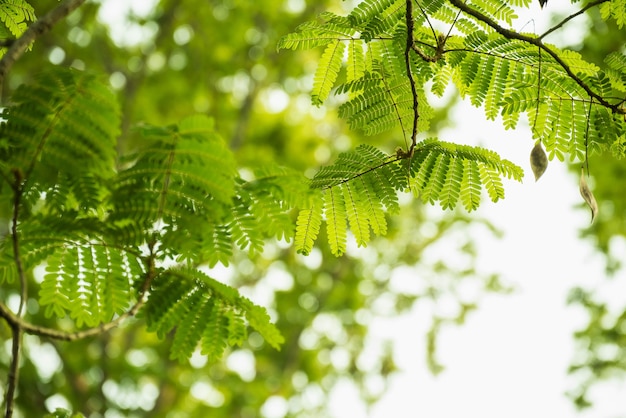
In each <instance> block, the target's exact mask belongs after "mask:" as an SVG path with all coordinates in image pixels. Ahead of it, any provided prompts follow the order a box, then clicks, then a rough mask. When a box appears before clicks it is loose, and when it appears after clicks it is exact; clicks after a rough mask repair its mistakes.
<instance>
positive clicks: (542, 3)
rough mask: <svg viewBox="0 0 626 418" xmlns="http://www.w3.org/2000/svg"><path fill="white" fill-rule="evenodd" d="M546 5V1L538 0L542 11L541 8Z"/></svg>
mask: <svg viewBox="0 0 626 418" xmlns="http://www.w3.org/2000/svg"><path fill="white" fill-rule="evenodd" d="M546 3H548V0H539V5H540V6H541V8H542V9H543V6H545V5H546Z"/></svg>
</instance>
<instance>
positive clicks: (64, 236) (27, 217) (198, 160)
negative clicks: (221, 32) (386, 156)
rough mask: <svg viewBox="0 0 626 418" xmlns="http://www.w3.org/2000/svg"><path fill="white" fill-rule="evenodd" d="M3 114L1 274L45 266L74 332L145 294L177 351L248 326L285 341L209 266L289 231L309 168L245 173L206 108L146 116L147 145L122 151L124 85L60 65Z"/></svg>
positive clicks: (212, 350) (149, 313)
mask: <svg viewBox="0 0 626 418" xmlns="http://www.w3.org/2000/svg"><path fill="white" fill-rule="evenodd" d="M2 116H3V119H4V122H3V123H2V125H1V126H0V154H1V157H2V158H1V161H0V174H1V176H2V183H1V186H0V187H1V188H0V196H1V197H2V199H0V203H1V204H2V208H1V214H2V217H3V218H5V219H10V220H11V222H12V223H14V224H15V228H14V230H12V231H11V232H10V233H8V234H6V235H5V236H4V237H3V239H2V240H1V241H0V279H1V280H2V281H3V282H6V283H9V284H11V283H16V282H20V283H21V282H23V281H24V280H25V276H26V275H31V274H34V271H35V270H36V269H38V268H43V271H44V274H43V277H42V278H41V280H40V284H39V299H38V302H39V304H40V305H41V306H42V307H43V309H44V312H45V315H46V316H47V317H57V318H65V317H66V316H67V317H69V318H71V319H72V320H74V323H75V325H76V326H77V327H78V328H81V327H85V326H86V327H99V326H101V325H103V324H105V323H107V322H109V321H112V320H114V318H116V317H119V316H121V315H125V314H126V313H128V312H131V313H132V312H134V309H136V308H138V307H140V306H142V305H143V304H145V306H144V308H143V311H142V317H143V318H145V320H146V322H147V325H148V329H150V330H154V331H156V332H157V334H158V335H159V336H160V337H165V336H166V335H168V334H169V333H170V332H173V335H174V344H173V346H172V352H171V355H172V357H173V358H176V359H179V360H183V359H185V358H187V357H188V356H190V355H191V353H192V352H193V351H194V349H195V347H196V346H197V345H199V346H200V347H201V348H202V350H203V351H204V352H206V353H207V354H208V355H209V357H211V359H216V358H218V357H219V356H220V355H221V353H222V352H223V350H224V348H225V346H227V345H233V344H235V345H240V344H241V343H242V342H243V341H244V339H245V338H246V335H247V327H248V326H251V327H252V328H254V329H255V330H256V331H258V332H259V333H260V334H261V335H262V336H263V337H265V339H266V341H267V342H268V344H270V345H271V346H274V347H278V346H279V344H280V343H281V341H282V337H281V336H280V334H279V333H278V331H277V330H276V328H275V327H274V326H273V325H272V324H271V322H270V319H269V316H268V315H267V313H266V311H265V309H263V308H261V307H259V306H256V305H254V304H253V303H252V302H250V301H249V300H248V299H245V298H243V297H242V296H240V295H239V293H238V291H237V290H235V289H234V288H231V287H229V286H227V285H225V284H222V283H219V282H217V281H215V280H214V279H211V278H210V277H208V276H207V275H206V274H205V273H203V272H202V269H203V268H204V267H203V266H205V265H208V266H213V265H215V264H216V263H218V262H222V263H224V264H228V262H229V259H230V257H231V256H232V252H233V250H234V249H235V248H240V249H242V250H249V251H251V252H259V251H261V250H262V248H263V243H264V240H265V239H266V238H269V237H273V238H277V239H286V240H290V239H291V238H292V237H293V221H292V219H291V215H290V211H291V210H292V208H293V207H294V206H295V205H303V204H304V203H306V202H308V199H309V198H308V196H309V192H308V191H307V185H306V182H305V181H304V177H303V176H301V175H300V174H298V173H295V172H293V171H292V170H288V169H285V168H281V167H263V168H262V169H259V170H257V172H256V173H255V178H254V179H252V180H250V181H244V180H243V179H241V178H240V177H239V175H238V173H237V170H236V164H235V160H234V157H233V155H232V152H231V151H230V150H229V149H228V148H227V147H226V145H225V144H224V141H223V140H222V139H221V138H220V137H219V135H218V134H217V133H216V132H215V130H214V127H213V122H212V120H211V119H210V118H208V117H206V116H200V115H196V116H191V117H188V118H185V119H184V120H182V121H181V122H180V123H178V124H176V125H172V126H167V127H157V126H149V125H143V126H141V127H140V129H138V130H137V132H136V134H137V135H139V136H141V141H139V142H138V143H140V145H139V146H138V147H137V148H136V149H133V150H132V151H130V152H128V153H126V154H124V155H119V154H118V153H117V148H116V147H117V144H116V141H117V137H118V135H119V125H120V110H119V106H118V104H117V99H116V97H115V95H114V94H113V93H112V91H111V90H110V89H109V88H108V87H107V86H106V84H105V83H104V82H103V81H101V80H100V79H99V78H98V77H96V76H93V75H91V74H89V73H84V72H79V71H74V70H68V69H61V68H54V69H52V70H49V71H45V72H43V73H42V74H41V75H40V76H39V77H38V78H37V79H36V80H35V81H34V82H33V83H32V84H28V85H23V86H21V87H20V88H18V90H17V91H16V92H15V94H14V95H13V98H12V104H11V106H9V107H7V108H6V109H5V110H4V111H3V115H2ZM41 332H43V333H44V334H46V331H45V330H44V331H41Z"/></svg>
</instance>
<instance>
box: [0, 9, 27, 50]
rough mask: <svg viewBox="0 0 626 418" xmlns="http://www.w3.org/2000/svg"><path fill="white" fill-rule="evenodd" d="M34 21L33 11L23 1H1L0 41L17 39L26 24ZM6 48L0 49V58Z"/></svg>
mask: <svg viewBox="0 0 626 418" xmlns="http://www.w3.org/2000/svg"><path fill="white" fill-rule="evenodd" d="M34 20H35V9H33V7H32V6H31V5H30V4H28V3H27V2H26V1H24V0H2V1H1V2H0V22H2V24H0V40H7V39H15V38H19V37H20V36H21V35H22V34H23V33H24V31H25V30H26V28H27V27H28V26H27V23H26V22H33V21H34ZM5 53H6V48H0V57H1V56H2V55H4V54H5Z"/></svg>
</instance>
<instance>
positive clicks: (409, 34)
mask: <svg viewBox="0 0 626 418" xmlns="http://www.w3.org/2000/svg"><path fill="white" fill-rule="evenodd" d="M412 48H413V0H406V48H405V49H404V62H405V64H406V76H407V78H408V79H409V83H410V84H411V94H412V95H413V130H412V132H411V147H410V148H409V149H408V154H409V155H413V152H414V150H415V146H416V145H417V120H418V116H419V113H418V102H417V89H416V87H415V80H414V79H413V72H412V70H411V49H412Z"/></svg>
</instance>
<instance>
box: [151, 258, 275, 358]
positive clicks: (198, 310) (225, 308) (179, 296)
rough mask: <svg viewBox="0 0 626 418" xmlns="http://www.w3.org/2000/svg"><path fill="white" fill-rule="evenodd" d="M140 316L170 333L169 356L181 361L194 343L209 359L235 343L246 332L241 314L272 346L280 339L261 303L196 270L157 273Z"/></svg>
mask: <svg viewBox="0 0 626 418" xmlns="http://www.w3.org/2000/svg"><path fill="white" fill-rule="evenodd" d="M142 317H145V319H146V322H147V325H148V330H149V331H154V332H156V333H157V335H158V336H159V337H160V338H165V337H166V336H168V334H172V335H173V339H172V348H171V354H170V356H171V358H172V359H178V360H180V361H184V360H186V359H187V358H189V357H190V356H191V354H193V352H194V350H195V348H196V347H197V346H200V348H201V352H202V354H205V355H207V356H208V358H209V360H210V361H212V362H214V361H216V360H217V359H219V358H220V357H221V355H222V353H223V351H224V349H225V348H226V346H227V345H237V346H240V345H241V344H243V342H244V341H245V340H246V338H247V330H246V327H245V322H244V319H245V320H247V321H248V323H249V324H250V325H251V326H252V327H253V328H254V329H255V330H256V331H258V332H259V333H260V334H261V335H262V336H263V337H264V338H265V341H266V342H267V343H268V344H270V345H271V346H272V347H274V348H279V346H280V344H282V343H283V341H284V340H283V337H282V336H281V335H280V334H279V333H278V330H277V329H276V328H275V327H274V326H273V325H271V324H270V322H269V317H268V315H267V313H266V312H265V309H263V308H261V307H258V306H256V305H254V304H252V302H250V300H248V299H246V298H244V297H243V296H241V295H240V294H239V292H237V290H235V289H233V288H232V287H229V286H226V285H224V284H222V283H220V282H218V281H216V280H214V279H211V278H210V277H208V276H207V275H205V274H204V273H202V272H200V271H198V270H190V269H186V270H181V269H168V270H165V271H163V272H162V273H160V274H159V276H158V277H157V280H156V283H155V285H154V286H153V287H152V288H151V293H150V298H149V300H148V302H147V303H146V307H145V309H144V310H143V313H142Z"/></svg>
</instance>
